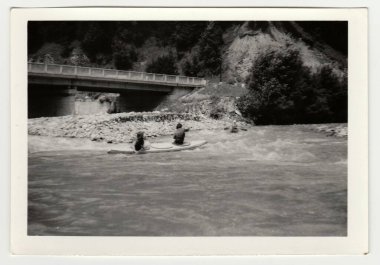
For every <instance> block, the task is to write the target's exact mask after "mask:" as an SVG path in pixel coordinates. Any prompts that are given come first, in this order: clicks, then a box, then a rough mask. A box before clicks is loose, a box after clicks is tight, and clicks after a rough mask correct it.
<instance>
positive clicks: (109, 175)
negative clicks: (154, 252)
mask: <svg viewBox="0 0 380 265" xmlns="http://www.w3.org/2000/svg"><path fill="white" fill-rule="evenodd" d="M37 139H38V138H35V139H32V140H31V142H32V141H34V140H37ZM186 139H187V140H188V141H191V140H201V139H204V140H207V141H208V143H207V144H206V145H204V146H202V147H200V148H197V149H195V150H187V151H182V152H172V153H151V154H144V155H120V154H118V155H108V154H107V153H106V151H107V150H108V149H111V148H112V149H117V148H123V145H107V144H99V143H92V142H83V143H80V142H79V141H77V142H75V144H74V145H75V147H72V146H71V145H70V143H69V142H64V145H61V147H60V149H61V150H55V151H54V150H51V149H46V148H45V149H44V150H45V151H48V152H38V153H30V155H29V176H28V181H29V182H28V183H29V185H28V188H29V189H28V192H29V196H28V199H29V204H28V209H29V214H28V217H29V219H28V221H29V225H28V233H29V234H30V235H102V236H112V235H117V236H121V235H124V236H343V235H346V228H347V198H346V197H347V140H346V139H338V138H331V137H326V136H325V135H323V134H319V133H315V132H311V131H306V130H304V129H302V128H300V127H297V126H265V127H253V128H250V129H249V130H248V131H241V132H239V133H236V134H231V133H229V132H228V131H223V130H222V131H196V132H194V131H190V132H189V133H187V135H186ZM76 140H77V139H76ZM171 140H172V139H171V137H162V138H160V139H156V140H155V141H152V142H169V141H171ZM42 141H45V142H46V145H48V142H49V139H45V140H42ZM57 141H58V140H57ZM65 141H66V140H65ZM67 141H70V140H67ZM82 141H83V140H82ZM30 145H32V146H34V150H35V151H42V150H41V149H40V150H39V149H38V148H37V145H36V144H35V145H33V144H32V143H30ZM91 145H94V146H95V145H96V147H95V148H94V150H93V151H81V150H78V149H80V147H86V148H85V149H91ZM63 146H64V148H66V150H63V149H64V148H63ZM124 146H125V145H124ZM57 227H58V228H57Z"/></svg>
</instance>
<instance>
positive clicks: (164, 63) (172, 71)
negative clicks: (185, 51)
mask: <svg viewBox="0 0 380 265" xmlns="http://www.w3.org/2000/svg"><path fill="white" fill-rule="evenodd" d="M175 63H176V59H175V57H174V55H173V54H172V53H169V54H168V55H163V56H160V57H158V58H157V59H156V60H154V61H152V62H151V63H150V64H148V65H147V67H146V71H147V72H148V73H157V74H167V75H177V74H178V70H177V67H176V64H175Z"/></svg>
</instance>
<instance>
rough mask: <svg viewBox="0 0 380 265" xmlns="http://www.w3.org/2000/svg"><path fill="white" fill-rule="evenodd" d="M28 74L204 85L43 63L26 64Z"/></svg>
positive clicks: (202, 81)
mask: <svg viewBox="0 0 380 265" xmlns="http://www.w3.org/2000/svg"><path fill="white" fill-rule="evenodd" d="M28 73H29V74H30V75H46V76H55V77H63V78H65V77H68V78H69V77H83V78H86V79H88V78H94V79H98V78H101V79H103V80H104V79H107V80H110V81H131V82H138V83H145V84H161V85H168V86H173V85H179V86H188V87H203V86H205V84H206V80H205V79H202V78H197V77H188V76H178V75H165V74H154V73H145V72H133V71H122V70H114V69H103V68H91V67H80V66H71V65H58V64H43V63H28Z"/></svg>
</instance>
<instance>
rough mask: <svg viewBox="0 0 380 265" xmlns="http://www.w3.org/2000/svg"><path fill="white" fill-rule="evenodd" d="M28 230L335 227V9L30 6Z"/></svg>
mask: <svg viewBox="0 0 380 265" xmlns="http://www.w3.org/2000/svg"><path fill="white" fill-rule="evenodd" d="M27 27H28V29H27V56H28V62H27V64H28V65H27V68H28V71H27V73H28V79H27V80H28V83H27V95H28V96H27V110H28V121H27V123H28V125H27V129H28V173H27V174H28V180H27V193H28V194H27V234H28V236H157V237H161V236H175V237H187V236H191V237H198V236H202V237H208V236H231V237H234V236H242V237H246V236H249V237H252V236H254V237H260V236H271V237H290V236H293V237H294V236H296V237H298V236H313V237H336V236H338V237H345V236H347V139H348V133H347V121H348V114H347V113H348V87H347V84H348V71H347V69H348V67H347V65H348V22H347V21H334V20H331V21H317V20H314V21H307V20H304V21H264V20H249V21H220V20H212V21H209V20H203V21H178V20H177V21H143V20H142V21H97V20H93V21H29V22H28V25H27Z"/></svg>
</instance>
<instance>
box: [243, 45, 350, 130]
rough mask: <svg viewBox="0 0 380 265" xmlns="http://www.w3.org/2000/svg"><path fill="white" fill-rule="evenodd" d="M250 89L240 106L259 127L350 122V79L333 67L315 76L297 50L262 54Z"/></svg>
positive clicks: (253, 70) (250, 82) (270, 51)
mask: <svg viewBox="0 0 380 265" xmlns="http://www.w3.org/2000/svg"><path fill="white" fill-rule="evenodd" d="M248 89H249V92H248V94H247V95H245V96H243V97H241V98H240V99H239V100H238V107H239V109H240V110H241V112H242V113H243V115H245V116H246V117H248V118H250V119H252V120H253V121H254V122H255V123H256V124H293V123H322V122H347V78H346V77H343V78H338V77H337V76H335V74H334V73H333V71H332V69H331V67H329V66H324V67H322V68H321V69H320V71H318V72H317V73H311V71H310V70H309V69H308V68H307V67H305V66H304V65H303V64H302V61H301V58H300V55H299V52H298V51H296V50H292V49H289V50H281V51H280V50H268V51H266V52H264V53H263V54H261V55H259V57H258V59H257V61H256V63H255V65H254V67H253V68H252V73H251V76H250V79H249V81H248Z"/></svg>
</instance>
